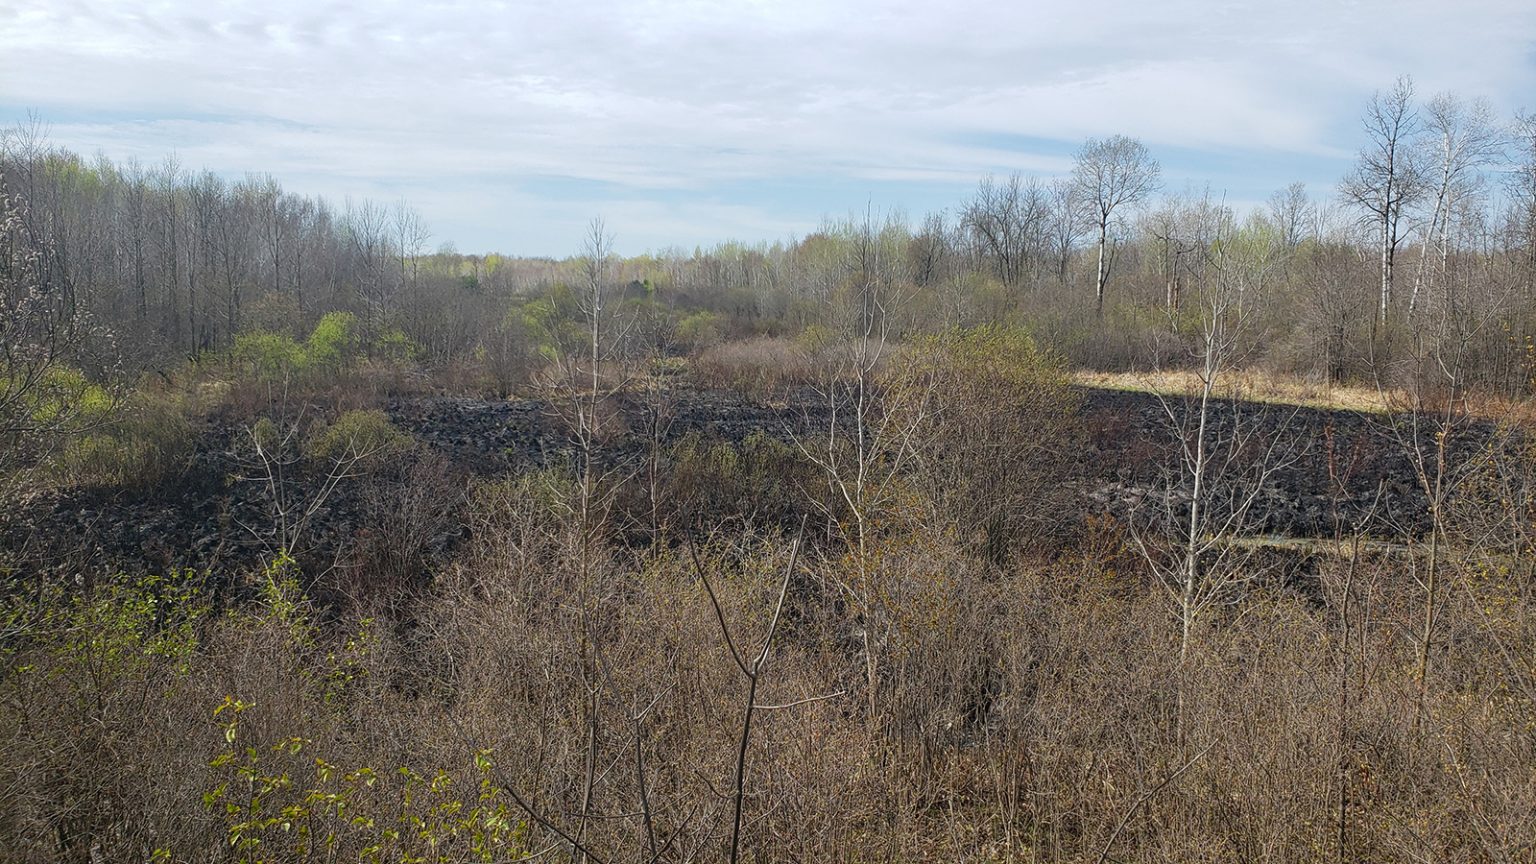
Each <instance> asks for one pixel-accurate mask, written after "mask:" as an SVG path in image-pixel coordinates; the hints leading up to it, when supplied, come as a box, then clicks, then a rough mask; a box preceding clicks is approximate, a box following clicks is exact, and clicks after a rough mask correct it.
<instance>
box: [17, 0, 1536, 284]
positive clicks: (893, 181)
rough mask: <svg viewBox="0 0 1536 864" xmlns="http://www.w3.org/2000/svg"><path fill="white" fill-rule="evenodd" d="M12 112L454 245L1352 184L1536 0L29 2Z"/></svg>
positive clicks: (88, 142) (1464, 81)
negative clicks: (396, 210) (1120, 152)
mask: <svg viewBox="0 0 1536 864" xmlns="http://www.w3.org/2000/svg"><path fill="white" fill-rule="evenodd" d="M0 46H3V47H0V121H5V122H7V123H11V122H16V121H19V120H22V119H24V118H25V117H26V116H27V113H28V112H29V111H36V112H37V114H38V116H39V117H40V118H41V119H42V120H43V121H44V122H45V123H46V124H47V125H48V127H49V130H50V139H51V140H52V141H53V142H55V143H57V144H59V145H62V146H66V147H69V148H71V149H74V150H77V151H79V152H82V153H85V154H92V153H95V152H98V151H100V152H104V153H106V154H107V155H109V156H112V157H114V158H122V157H127V156H137V157H139V158H140V159H141V160H144V161H148V162H158V161H159V160H160V159H162V158H163V157H164V156H165V155H166V154H167V153H169V152H171V151H174V152H176V153H177V154H178V155H179V157H180V159H181V161H182V164H184V165H187V166H191V167H206V168H209V169H212V170H214V171H216V172H219V173H221V174H225V175H228V176H230V177H239V176H241V175H243V174H244V173H246V172H263V173H269V174H272V175H273V176H275V177H276V178H278V179H279V180H280V181H282V183H283V184H284V185H285V186H286V187H287V188H289V189H291V190H294V191H299V192H305V193H309V194H321V195H325V196H328V197H332V198H335V199H338V200H339V199H341V198H343V197H345V196H348V195H350V196H353V197H371V198H376V199H379V200H382V201H393V200H396V199H399V198H401V197H404V198H406V199H408V200H409V201H410V202H411V203H413V204H414V205H416V207H417V208H418V209H419V210H420V211H421V212H422V213H423V215H424V216H425V217H426V218H427V220H428V221H429V223H430V224H431V227H432V230H433V235H434V236H433V241H432V242H433V243H434V244H436V243H441V242H444V241H450V240H451V241H453V242H454V243H455V244H456V245H457V246H458V247H459V249H460V250H461V251H466V252H481V251H491V250H498V251H502V252H507V253H513V254H532V255H537V254H549V255H558V256H563V255H565V254H568V253H571V252H573V251H575V250H576V248H577V246H578V245H579V243H580V235H581V233H582V229H583V226H584V225H585V223H586V222H587V221H588V219H590V217H592V216H593V215H596V214H602V215H604V216H605V217H606V219H607V222H608V225H609V227H610V229H611V230H612V231H613V232H614V234H615V235H616V238H617V245H618V248H619V251H621V252H625V253H636V252H641V251H645V250H647V249H651V250H657V249H661V248H663V247H667V246H673V245H676V246H682V247H684V248H692V247H693V246H694V245H697V244H711V243H714V242H716V241H718V240H724V239H738V240H745V241H759V240H777V239H787V238H789V237H791V236H794V235H801V234H804V233H806V232H807V231H810V230H814V229H815V227H816V225H817V224H818V223H819V222H820V221H821V220H822V218H823V217H827V216H832V217H838V216H843V215H846V214H848V213H849V212H851V211H855V210H858V211H862V210H863V209H864V208H865V207H866V206H873V207H874V208H876V209H877V210H881V209H889V208H896V207H899V208H902V209H903V210H905V211H906V212H907V213H909V214H911V215H912V216H914V217H917V216H920V215H921V214H922V213H924V212H926V211H928V210H934V209H939V208H944V207H949V208H953V207H954V206H955V205H956V204H957V203H958V202H959V201H960V200H962V199H963V198H964V197H965V195H966V194H967V193H968V191H969V190H970V189H971V188H972V187H973V186H974V185H975V183H976V181H977V180H978V179H979V178H980V177H981V176H982V175H983V174H985V173H987V172H997V173H1005V172H1008V171H1013V170H1020V171H1024V172H1026V173H1034V174H1038V175H1041V176H1049V175H1054V174H1059V173H1064V172H1065V171H1066V170H1067V169H1068V167H1069V165H1070V162H1071V154H1072V153H1073V151H1074V150H1075V149H1076V148H1077V147H1078V146H1079V145H1080V144H1081V142H1082V141H1083V139H1085V138H1087V137H1089V136H1102V135H1110V134H1115V133H1123V134H1127V135H1131V136H1135V137H1138V138H1140V139H1142V141H1143V142H1145V143H1146V144H1147V146H1148V147H1149V148H1150V149H1151V150H1152V152H1153V154H1154V155H1155V156H1156V157H1158V158H1159V159H1160V160H1161V162H1162V164H1163V166H1164V175H1165V180H1166V183H1165V185H1166V186H1167V187H1169V188H1172V189H1176V190H1177V189H1181V188H1184V187H1185V186H1186V185H1188V184H1198V185H1203V184H1205V183H1209V184H1210V187H1211V189H1212V191H1213V192H1214V193H1216V194H1218V195H1224V196H1225V197H1226V199H1227V200H1228V201H1229V202H1232V203H1237V204H1247V203H1250V202H1256V201H1260V200H1262V199H1263V198H1264V197H1266V196H1267V195H1268V194H1269V192H1271V191H1273V190H1274V189H1276V188H1279V187H1281V186H1283V185H1285V184H1286V183H1289V182H1291V181H1293V180H1302V181H1305V182H1307V183H1308V185H1309V187H1310V188H1311V190H1312V191H1313V192H1314V194H1318V195H1327V196H1331V195H1332V194H1333V190H1334V186H1335V183H1336V181H1337V179H1338V177H1339V176H1340V175H1341V174H1342V173H1343V172H1344V170H1345V169H1346V168H1347V166H1348V163H1349V161H1350V159H1351V158H1352V155H1353V153H1354V151H1355V150H1356V149H1357V148H1358V147H1359V145H1360V143H1361V140H1360V139H1361V135H1360V130H1359V114H1360V108H1361V106H1362V105H1363V104H1364V102H1365V100H1366V99H1368V98H1369V97H1370V95H1371V93H1372V91H1374V90H1377V89H1383V88H1387V87H1390V86H1391V84H1392V82H1393V80H1394V79H1395V78H1396V77H1397V76H1398V75H1400V74H1404V73H1408V74H1411V75H1412V76H1413V77H1414V80H1415V82H1416V84H1417V88H1418V90H1419V92H1420V93H1421V94H1424V95H1428V94H1431V93H1434V92H1437V91H1441V90H1454V91H1456V92H1458V93H1460V94H1462V95H1465V96H1483V97H1486V98H1487V99H1489V100H1490V101H1491V102H1492V103H1493V105H1494V107H1495V108H1496V109H1497V110H1499V112H1500V113H1502V114H1506V115H1508V114H1511V113H1513V112H1514V111H1515V110H1516V109H1519V108H1522V107H1524V108H1529V109H1536V2H1531V0H1434V2H1415V0H1396V2H1375V0H1371V2H1349V0H1290V2H1262V3H1257V2H1256V3H1219V2H1197V0H1158V2H1148V0H1098V2H1093V3H1087V2H1080V0H1079V2H1070V3H1068V2H1052V3H1042V2H998V0H994V2H972V0H950V2H947V3H935V2H932V0H924V2H910V3H908V2H901V3H873V2H847V3H837V2H831V0H757V2H750V0H748V2H701V0H700V2H659V0H652V2H607V0H581V2H577V0H563V2H542V0H532V2H526V0H520V2H488V3H448V2H410V3H401V4H394V3H385V2H358V3H325V2H317V0H263V2H215V0H178V2H140V3H114V2H99V0H0Z"/></svg>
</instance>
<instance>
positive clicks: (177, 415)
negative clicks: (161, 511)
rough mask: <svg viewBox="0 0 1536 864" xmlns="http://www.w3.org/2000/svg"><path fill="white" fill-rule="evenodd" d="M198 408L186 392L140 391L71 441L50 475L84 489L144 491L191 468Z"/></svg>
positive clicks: (50, 464)
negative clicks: (111, 488)
mask: <svg viewBox="0 0 1536 864" xmlns="http://www.w3.org/2000/svg"><path fill="white" fill-rule="evenodd" d="M195 403H196V400H195V399H194V398H193V397H192V396H191V395H189V394H186V393H181V392H176V391H163V390H139V391H136V392H134V393H132V394H130V395H129V396H128V397H127V398H126V399H124V400H123V401H122V402H121V404H120V405H118V407H117V408H116V410H115V411H114V412H113V413H111V414H109V415H106V416H103V417H101V419H100V422H98V423H96V424H94V425H92V427H91V428H90V429H89V431H86V432H83V433H81V434H79V435H77V436H74V437H72V438H69V439H67V440H66V441H65V442H64V444H63V446H62V447H60V448H59V450H58V452H56V453H54V454H53V455H52V457H51V458H50V459H49V460H48V463H47V474H48V475H49V476H50V477H52V478H53V479H54V480H56V481H58V482H61V483H68V484H71V485H79V486H100V487H118V488H127V489H142V488H146V487H149V486H152V485H154V484H156V483H159V482H162V481H163V480H165V479H166V478H167V477H170V476H172V475H174V474H176V473H177V472H178V471H180V470H181V469H182V468H183V467H184V466H185V465H186V464H187V461H188V459H189V458H190V457H191V454H192V451H193V449H194V448H195V446H196V443H197V423H196V418H197V415H198V413H199V409H198V406H197V405H196V404H195ZM93 410H94V409H93Z"/></svg>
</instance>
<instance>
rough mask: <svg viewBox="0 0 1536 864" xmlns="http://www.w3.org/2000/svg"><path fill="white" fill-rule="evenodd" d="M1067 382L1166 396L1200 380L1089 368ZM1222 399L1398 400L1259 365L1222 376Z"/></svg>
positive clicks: (1339, 403) (1370, 408) (1365, 408)
mask: <svg viewBox="0 0 1536 864" xmlns="http://www.w3.org/2000/svg"><path fill="white" fill-rule="evenodd" d="M1072 381H1073V383H1075V384H1079V385H1081V386H1083V387H1096V388H1100V389H1104V390H1129V391H1134V392H1138V393H1162V394H1166V395H1171V396H1187V395H1193V394H1195V393H1198V392H1199V391H1200V387H1201V384H1200V379H1199V377H1198V376H1196V375H1195V373H1194V372H1192V371H1186V370H1176V371H1157V372H1090V371H1079V372H1074V373H1073V374H1072ZM1217 395H1219V396H1220V397H1221V398H1224V399H1239V400H1243V401H1247V402H1267V403H1272V404H1278V405H1300V406H1302V407H1305V408H1320V409H1324V410H1329V411H1359V412H1363V413H1370V414H1380V413H1385V412H1387V411H1390V410H1392V409H1393V406H1395V405H1398V404H1402V401H1403V399H1404V398H1405V397H1404V396H1403V395H1402V394H1397V393H1393V392H1390V391H1382V390H1378V389H1376V388H1374V387H1366V386H1363V385H1353V384H1351V385H1341V384H1329V383H1326V382H1317V381H1309V380H1307V379H1303V378H1296V377H1293V376H1288V375H1276V374H1273V373H1270V372H1264V371H1259V370H1242V371H1239V372H1233V373H1230V374H1228V375H1226V376H1224V381H1223V382H1222V383H1221V384H1220V385H1219V386H1218V387H1217Z"/></svg>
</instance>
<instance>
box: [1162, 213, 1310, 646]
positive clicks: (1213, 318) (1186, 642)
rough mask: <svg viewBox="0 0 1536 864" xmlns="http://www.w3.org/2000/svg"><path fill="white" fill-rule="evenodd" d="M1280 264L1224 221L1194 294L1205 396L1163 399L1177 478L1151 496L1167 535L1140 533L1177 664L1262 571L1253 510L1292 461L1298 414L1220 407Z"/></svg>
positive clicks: (1261, 244) (1196, 345)
mask: <svg viewBox="0 0 1536 864" xmlns="http://www.w3.org/2000/svg"><path fill="white" fill-rule="evenodd" d="M1278 262H1279V259H1278V257H1277V252H1276V250H1274V249H1272V248H1270V246H1269V245H1268V244H1267V243H1265V242H1264V241H1263V240H1262V239H1259V238H1254V237H1242V236H1239V235H1238V234H1237V232H1236V231H1234V229H1233V228H1232V227H1231V221H1230V219H1228V220H1227V222H1226V226H1225V227H1224V228H1223V229H1222V236H1221V237H1220V238H1219V240H1218V241H1217V242H1216V243H1215V244H1213V248H1212V252H1211V253H1210V262H1209V264H1210V274H1209V277H1208V278H1207V279H1206V280H1203V282H1202V284H1201V285H1200V287H1199V291H1198V296H1197V301H1198V303H1199V307H1198V310H1197V315H1198V319H1197V321H1198V327H1199V330H1198V332H1197V333H1196V334H1195V343H1194V347H1193V349H1192V354H1193V358H1192V359H1193V360H1194V361H1195V363H1196V368H1195V375H1196V378H1197V380H1198V382H1199V390H1198V392H1196V394H1195V395H1194V396H1193V398H1192V399H1188V400H1177V399H1175V398H1173V397H1168V396H1164V395H1159V402H1160V404H1161V406H1162V409H1163V414H1164V416H1165V417H1166V419H1167V421H1168V425H1169V429H1170V430H1171V431H1172V432H1173V433H1174V437H1175V439H1176V443H1177V446H1178V450H1177V451H1176V452H1177V456H1176V459H1175V464H1176V466H1177V467H1176V472H1175V477H1174V480H1173V482H1172V484H1171V488H1170V489H1168V490H1167V491H1166V492H1165V493H1163V494H1161V495H1160V496H1158V497H1157V498H1156V499H1155V500H1157V501H1158V503H1159V504H1160V506H1161V507H1162V508H1163V510H1162V512H1160V513H1158V514H1157V515H1156V516H1155V517H1154V518H1153V520H1152V522H1153V523H1154V524H1155V525H1157V526H1159V527H1160V528H1161V529H1162V530H1164V531H1166V532H1168V533H1167V539H1166V540H1164V539H1161V538H1157V537H1154V536H1150V535H1148V534H1146V533H1144V532H1143V531H1141V530H1138V531H1137V532H1136V533H1135V535H1134V537H1135V540H1136V544H1137V547H1138V549H1140V551H1141V553H1142V555H1143V556H1144V557H1145V559H1146V561H1147V563H1148V565H1149V566H1151V568H1152V569H1153V571H1154V572H1155V573H1156V574H1157V575H1158V577H1159V579H1160V581H1161V582H1162V584H1163V587H1164V589H1165V590H1166V592H1167V595H1168V597H1169V600H1170V601H1171V603H1172V605H1173V608H1174V610H1175V613H1176V616H1177V618H1178V622H1179V658H1180V664H1181V665H1182V664H1183V663H1184V661H1185V659H1186V658H1187V657H1188V654H1189V650H1190V644H1191V641H1192V639H1193V637H1194V627H1195V624H1196V621H1197V620H1198V619H1200V618H1201V616H1203V615H1204V614H1205V613H1206V612H1207V611H1208V610H1209V609H1210V608H1211V607H1212V606H1214V605H1216V604H1218V603H1223V602H1227V601H1229V600H1231V599H1232V597H1233V593H1234V591H1236V590H1237V589H1240V588H1241V587H1242V586H1243V585H1245V584H1246V583H1248V582H1249V581H1251V580H1253V579H1254V578H1256V577H1257V576H1258V575H1259V572H1258V570H1257V569H1256V568H1254V567H1253V566H1251V565H1252V563H1253V561H1254V549H1253V547H1252V546H1251V545H1249V544H1247V543H1245V542H1243V538H1244V535H1247V534H1250V533H1251V532H1252V531H1253V528H1254V525H1255V522H1256V518H1257V515H1258V514H1257V512H1256V507H1255V505H1256V504H1257V503H1258V502H1259V501H1260V499H1261V496H1262V495H1264V493H1265V492H1266V487H1267V486H1268V484H1269V483H1270V481H1271V478H1272V477H1273V476H1274V475H1275V474H1276V473H1277V472H1279V471H1282V470H1284V469H1285V468H1286V467H1287V466H1288V465H1290V464H1291V463H1292V462H1294V461H1295V458H1296V452H1295V446H1294V444H1295V442H1293V441H1290V440H1289V438H1290V436H1289V435H1287V434H1286V432H1285V430H1286V428H1287V427H1288V426H1289V422H1290V419H1291V418H1292V417H1294V412H1291V413H1290V415H1288V416H1285V417H1281V418H1279V419H1278V420H1275V419H1274V418H1266V417H1264V416H1257V417H1254V416H1245V414H1244V410H1243V409H1242V408H1240V407H1238V406H1237V404H1236V403H1226V404H1222V403H1221V402H1220V401H1219V400H1220V399H1221V392H1222V387H1223V385H1224V381H1225V379H1226V377H1227V376H1228V375H1229V374H1230V373H1231V372H1232V371H1233V370H1234V369H1235V368H1237V367H1238V366H1239V365H1240V364H1241V363H1242V362H1243V360H1244V359H1245V358H1246V357H1248V356H1250V355H1251V353H1252V351H1253V348H1254V345H1255V342H1254V332H1253V329H1252V327H1253V318H1254V312H1255V310H1256V309H1257V308H1258V306H1259V304H1260V303H1261V302H1262V295H1263V292H1264V290H1265V287H1266V282H1267V281H1268V280H1269V279H1270V278H1272V276H1273V272H1274V270H1275V267H1276V266H1277V264H1278ZM1260 413H1262V412H1260ZM1223 415H1226V416H1223ZM1277 430H1278V431H1277Z"/></svg>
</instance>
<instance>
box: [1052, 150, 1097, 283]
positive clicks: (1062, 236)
mask: <svg viewBox="0 0 1536 864" xmlns="http://www.w3.org/2000/svg"><path fill="white" fill-rule="evenodd" d="M1081 195H1082V193H1081V192H1080V191H1079V190H1078V187H1077V184H1076V183H1075V182H1073V179H1072V178H1070V177H1058V178H1056V179H1055V180H1052V181H1051V212H1050V217H1049V219H1048V220H1047V224H1046V233H1047V235H1048V236H1049V238H1050V244H1051V256H1052V258H1053V259H1054V260H1055V263H1056V280H1057V282H1059V283H1060V284H1061V285H1062V286H1063V287H1065V286H1066V284H1067V268H1068V267H1069V266H1070V265H1071V263H1072V253H1073V252H1074V251H1076V250H1077V243H1078V241H1079V240H1081V239H1083V234H1084V233H1085V232H1086V231H1087V230H1088V222H1087V220H1086V219H1085V218H1084V208H1083V205H1082V201H1081V200H1080V197H1081Z"/></svg>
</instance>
